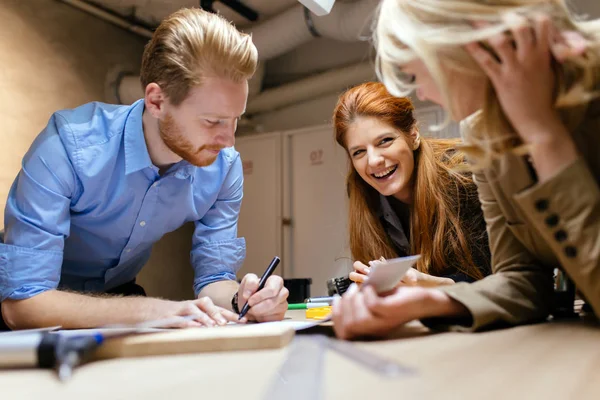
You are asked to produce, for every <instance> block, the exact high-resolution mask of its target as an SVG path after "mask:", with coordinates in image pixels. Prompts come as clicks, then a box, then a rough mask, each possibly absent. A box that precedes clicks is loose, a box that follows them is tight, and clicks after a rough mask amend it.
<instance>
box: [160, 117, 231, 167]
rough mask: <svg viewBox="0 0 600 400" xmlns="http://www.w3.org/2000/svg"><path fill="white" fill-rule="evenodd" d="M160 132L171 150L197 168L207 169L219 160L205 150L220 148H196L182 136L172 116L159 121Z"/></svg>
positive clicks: (218, 148)
mask: <svg viewBox="0 0 600 400" xmlns="http://www.w3.org/2000/svg"><path fill="white" fill-rule="evenodd" d="M158 132H159V134H160V138H161V139H162V140H163V142H164V143H165V145H166V146H167V147H168V148H169V150H171V151H172V152H173V153H175V154H177V155H178V156H179V157H181V158H182V159H184V160H185V161H187V162H189V163H190V164H192V165H195V166H196V167H206V166H208V165H211V164H212V163H213V162H215V160H216V159H217V155H216V154H215V155H211V156H208V155H209V154H211V153H208V152H206V151H205V150H221V148H220V147H215V146H208V145H202V146H200V147H198V148H195V147H194V146H193V145H192V144H191V143H190V142H189V141H188V140H187V139H186V138H185V137H184V136H183V135H182V134H181V129H179V126H177V123H176V122H175V120H174V119H173V117H172V116H171V114H167V115H166V116H165V118H164V119H163V120H158ZM203 153H204V154H203Z"/></svg>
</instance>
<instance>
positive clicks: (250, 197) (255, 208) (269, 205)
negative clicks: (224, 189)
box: [235, 133, 285, 279]
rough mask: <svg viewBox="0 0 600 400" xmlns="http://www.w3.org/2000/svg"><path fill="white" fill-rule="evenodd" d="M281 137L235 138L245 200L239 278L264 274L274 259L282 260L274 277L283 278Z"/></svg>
mask: <svg viewBox="0 0 600 400" xmlns="http://www.w3.org/2000/svg"><path fill="white" fill-rule="evenodd" d="M281 143H282V140H281V134H280V133H269V134H263V135H255V136H248V137H241V138H237V139H236V144H235V148H236V150H237V151H239V153H240V156H241V158H242V164H243V166H244V198H243V200H242V209H241V211H240V218H239V223H238V236H239V237H245V238H246V260H245V262H244V265H243V266H242V268H241V269H240V271H239V272H238V278H240V279H241V278H242V277H243V276H244V275H245V274H247V273H250V272H252V273H255V274H256V275H258V276H259V277H260V276H261V275H262V274H263V272H264V271H265V269H266V268H267V266H268V265H269V263H270V262H271V260H272V259H273V257H274V256H279V257H280V258H281V259H282V262H281V264H280V265H279V266H278V267H277V269H276V270H275V274H277V275H283V270H284V266H285V257H283V256H282V236H281V235H282V232H281V212H282V211H281V207H282V189H281V177H282V175H281V170H282V167H281V162H282V158H281V150H282V148H281Z"/></svg>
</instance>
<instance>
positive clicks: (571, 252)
mask: <svg viewBox="0 0 600 400" xmlns="http://www.w3.org/2000/svg"><path fill="white" fill-rule="evenodd" d="M565 254H566V255H567V257H569V258H575V257H577V249H576V248H575V247H573V246H567V247H565Z"/></svg>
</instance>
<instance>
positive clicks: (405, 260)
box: [365, 255, 421, 293]
mask: <svg viewBox="0 0 600 400" xmlns="http://www.w3.org/2000/svg"><path fill="white" fill-rule="evenodd" d="M419 258H421V256H420V255H416V256H408V257H400V258H392V259H390V260H386V261H382V262H378V263H373V265H372V266H371V271H370V272H369V275H367V280H366V281H365V283H367V284H369V285H370V286H373V288H375V291H376V292H377V293H384V292H389V291H390V290H392V289H394V288H395V287H396V286H397V285H398V283H400V280H401V279H402V277H403V276H404V275H405V274H406V271H408V270H409V269H410V268H412V267H413V266H414V265H415V264H416V263H417V260H418V259H419Z"/></svg>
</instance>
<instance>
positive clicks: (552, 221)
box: [546, 214, 558, 228]
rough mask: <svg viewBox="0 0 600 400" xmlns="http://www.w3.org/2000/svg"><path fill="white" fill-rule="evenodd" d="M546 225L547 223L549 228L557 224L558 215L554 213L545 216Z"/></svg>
mask: <svg viewBox="0 0 600 400" xmlns="http://www.w3.org/2000/svg"><path fill="white" fill-rule="evenodd" d="M546 225H548V226H549V227H551V228H553V227H555V226H556V225H558V215H556V214H551V215H549V216H548V218H546Z"/></svg>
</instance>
